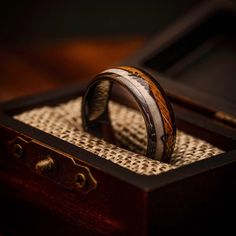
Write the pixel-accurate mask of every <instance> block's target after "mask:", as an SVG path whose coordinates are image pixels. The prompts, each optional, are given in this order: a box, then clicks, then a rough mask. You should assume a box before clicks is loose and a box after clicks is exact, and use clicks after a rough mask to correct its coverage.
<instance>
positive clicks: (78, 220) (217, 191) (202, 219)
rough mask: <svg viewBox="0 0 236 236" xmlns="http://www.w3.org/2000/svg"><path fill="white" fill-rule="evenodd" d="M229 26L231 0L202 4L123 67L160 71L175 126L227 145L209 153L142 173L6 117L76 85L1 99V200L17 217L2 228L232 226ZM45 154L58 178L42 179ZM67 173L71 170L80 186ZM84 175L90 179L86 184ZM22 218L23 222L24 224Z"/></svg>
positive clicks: (148, 231) (162, 231) (120, 230)
mask: <svg viewBox="0 0 236 236" xmlns="http://www.w3.org/2000/svg"><path fill="white" fill-rule="evenodd" d="M235 25H236V11H235V7H234V6H233V5H231V4H222V3H220V4H219V3H217V4H212V3H207V4H205V5H204V6H200V7H199V8H197V9H195V10H194V11H192V12H190V13H189V15H186V16H184V17H183V18H182V19H180V20H179V21H177V22H175V23H174V24H173V25H172V26H170V27H168V28H167V30H166V31H164V32H163V33H161V34H158V35H157V36H156V37H155V38H154V39H153V41H151V42H150V43H148V44H147V46H146V47H144V48H142V49H141V51H139V52H138V53H137V54H135V55H134V56H132V57H131V58H129V59H127V60H126V61H124V62H123V63H122V64H127V65H132V66H137V67H141V68H143V69H145V70H147V71H148V72H149V73H151V74H152V75H154V76H155V77H158V81H159V82H160V84H161V85H162V86H163V87H164V88H165V90H166V91H167V93H168V95H169V98H170V99H171V101H172V104H173V106H174V112H175V116H176V120H177V127H178V128H180V129H181V130H183V131H187V132H188V133H191V134H192V135H194V136H196V137H200V138H202V139H204V140H206V141H208V142H210V143H212V144H214V145H215V146H217V147H219V148H221V149H223V150H225V153H223V154H221V155H219V156H216V157H214V158H210V159H207V160H202V161H199V162H196V163H193V164H190V165H187V166H183V167H180V168H177V169H175V170H171V171H168V172H165V173H162V174H160V175H157V176H143V175H139V174H136V173H134V172H131V171H129V170H126V169H124V168H122V167H120V166H118V165H116V164H114V163H112V162H109V161H106V160H104V159H101V158H99V157H97V156H96V155H95V154H92V153H90V152H87V151H85V150H83V149H81V148H78V147H76V146H74V145H72V144H69V143H66V142H65V141H63V140H60V139H59V138H56V137H53V136H52V135H49V134H47V133H44V132H42V131H39V130H37V129H35V128H32V127H30V126H28V125H26V124H23V123H21V122H19V121H17V120H15V119H13V115H15V114H19V113H21V112H23V111H25V110H29V109H32V108H35V107H41V106H43V105H45V104H46V105H56V104H59V103H61V102H64V101H68V100H70V99H72V98H75V97H77V96H79V95H81V94H82V93H83V90H84V88H85V87H84V86H83V85H78V87H73V88H68V89H63V90H60V91H53V92H49V93H45V94H42V95H35V96H31V97H28V98H22V99H18V100H16V101H11V102H6V103H3V104H1V114H0V130H1V131H0V132H1V136H0V150H1V156H2V157H4V158H1V160H0V162H1V164H0V169H1V171H0V175H1V176H0V177H1V178H0V179H1V186H3V190H4V191H5V192H6V193H7V194H6V198H9V196H11V197H12V198H13V199H15V198H16V199H18V200H17V201H18V203H17V204H13V205H12V206H10V207H9V206H7V208H8V210H9V211H10V212H11V211H13V210H15V213H14V214H16V216H15V217H12V214H10V213H9V214H7V215H6V216H5V219H4V220H3V222H4V224H5V227H6V228H7V227H11V226H14V227H15V228H16V229H17V230H18V231H19V232H20V235H32V234H34V235H42V234H47V235H50V234H53V235H54V234H57V235H65V234H67V235H78V232H79V233H80V234H81V235H169V234H172V233H175V234H178V233H181V234H182V235H187V234H189V232H191V234H194V235H195V234H196V235H197V234H199V233H201V232H204V233H209V234H210V233H213V232H219V231H220V230H222V231H223V230H224V231H225V230H226V229H230V228H233V226H234V225H233V224H232V221H233V219H231V218H230V214H231V213H233V212H234V210H235V209H236V204H235V197H236V129H235V126H236V109H235V108H236V106H235V101H236V97H235V91H234V89H235V84H236V83H235V81H234V80H233V79H234V77H235V75H236V44H235V42H236V41H235V36H236V28H235V27H234V26H235ZM119 97H120V94H119V93H117V94H116V99H117V100H118V101H119ZM130 105H131V106H132V103H130ZM17 145H18V146H17ZM22 148H23V149H22ZM23 152H27V153H28V156H30V157H31V159H27V161H28V162H27V163H26V164H25V163H24V164H22V162H21V161H20V160H19V159H20V157H21V155H23ZM12 153H13V154H12ZM45 156H47V157H50V156H54V157H55V156H56V161H57V162H58V163H59V164H61V166H63V168H64V169H63V170H62V173H63V176H61V177H57V178H54V176H50V174H49V175H47V176H46V178H45V173H47V171H48V170H49V169H50V168H51V167H50V164H52V163H51V160H50V158H48V159H46V160H45V161H46V162H47V163H48V164H49V165H47V168H46V169H45V168H44V167H43V166H44V163H42V162H40V160H41V159H42V157H45ZM32 158H33V159H34V161H32ZM35 160H36V161H38V162H37V164H38V165H37V168H36V170H35V169H34V168H33V167H34V164H35ZM48 168H49V169H48ZM45 171H46V172H45ZM71 173H75V174H76V173H79V175H76V176H77V177H76V178H77V179H76V181H77V183H78V191H74V190H73V184H71V181H74V180H72V179H71V175H70V174H71ZM85 177H86V181H88V183H89V184H88V185H86V186H87V187H85V188H84V186H85V185H84V178H85ZM51 179H53V181H51ZM22 211H23V212H24V213H21V212H22ZM16 212H17V213H16ZM32 214H37V217H35V218H34V217H33V218H32V217H31V215H32ZM27 217H28V218H27ZM27 220H28V222H30V225H24V224H26V223H24V222H26V221H27ZM35 228H37V232H35V231H34V229H35ZM193 231H194V232H193Z"/></svg>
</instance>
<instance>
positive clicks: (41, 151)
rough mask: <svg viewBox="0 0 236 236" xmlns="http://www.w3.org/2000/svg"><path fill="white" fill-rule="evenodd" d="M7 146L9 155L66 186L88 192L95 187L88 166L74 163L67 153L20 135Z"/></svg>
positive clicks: (32, 169)
mask: <svg viewBox="0 0 236 236" xmlns="http://www.w3.org/2000/svg"><path fill="white" fill-rule="evenodd" d="M8 148H9V154H10V156H11V157H13V158H14V159H16V160H17V161H18V162H20V163H23V164H24V165H25V166H27V167H28V168H29V169H30V170H31V171H33V172H34V173H36V174H38V175H41V176H43V177H45V178H48V179H50V180H51V181H53V182H55V183H57V184H60V185H62V186H64V187H66V188H69V189H76V190H78V191H80V192H83V193H89V192H90V191H92V190H94V189H96V187H97V181H96V180H95V178H94V177H93V175H92V174H91V172H90V170H89V168H88V167H87V166H84V165H81V164H78V163H76V161H75V160H74V158H73V157H72V156H70V155H68V154H67V153H64V152H61V151H59V150H56V149H54V148H52V147H50V146H47V145H45V144H43V143H41V142H38V141H36V140H28V141H27V140H26V139H24V138H22V137H16V138H14V139H13V140H12V141H10V142H9V143H8Z"/></svg>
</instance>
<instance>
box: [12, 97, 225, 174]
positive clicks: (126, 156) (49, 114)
mask: <svg viewBox="0 0 236 236" xmlns="http://www.w3.org/2000/svg"><path fill="white" fill-rule="evenodd" d="M80 106H81V98H78V99H75V100H71V101H69V102H67V103H64V104H60V105H58V106H55V107H49V106H44V107H41V108H37V109H33V110H30V111H26V112H24V113H22V114H19V115H17V116H16V117H15V118H16V119H18V120H20V121H22V122H24V123H26V124H28V125H31V126H33V127H35V128H37V129H40V130H42V131H44V132H46V133H49V134H51V135H54V136H56V137H58V138H60V139H63V140H65V141H67V142H69V143H72V144H74V145H76V146H78V147H81V148H83V149H85V150H87V151H89V152H92V153H94V154H96V155H98V156H99V157H101V158H105V159H107V160H109V161H112V162H114V163H116V164H118V165H120V166H122V167H124V168H127V169H129V170H131V171H134V172H136V173H138V174H143V175H157V174H160V173H162V172H164V171H168V170H171V169H173V168H177V167H180V166H183V165H187V164H190V163H193V162H196V161H199V160H202V159H206V158H209V157H213V156H215V155H217V154H220V153H222V152H223V151H222V150H220V149H218V148H217V147H214V146H213V145H211V144H210V143H207V142H206V141H204V140H201V139H198V138H196V137H193V136H191V135H189V134H186V133H184V132H182V131H180V130H178V131H177V139H176V145H175V150H174V153H173V154H172V159H171V163H170V164H165V163H161V162H159V161H155V160H151V159H148V158H146V157H145V156H144V155H142V154H145V148H146V144H147V138H146V129H145V125H144V121H143V118H142V116H141V114H140V113H139V112H138V111H136V110H133V109H130V108H127V107H125V106H122V105H120V104H117V103H115V102H110V104H109V109H110V115H111V120H112V125H113V128H114V132H115V136H116V138H117V140H119V142H120V145H122V146H125V147H127V148H128V149H129V150H132V151H128V150H127V149H125V148H120V147H118V146H115V145H112V144H110V143H107V142H105V141H104V140H101V139H98V138H96V137H93V136H91V135H90V134H88V133H86V132H84V131H83V128H82V125H81V114H80V110H81V109H80ZM135 152H138V153H142V154H137V153H135Z"/></svg>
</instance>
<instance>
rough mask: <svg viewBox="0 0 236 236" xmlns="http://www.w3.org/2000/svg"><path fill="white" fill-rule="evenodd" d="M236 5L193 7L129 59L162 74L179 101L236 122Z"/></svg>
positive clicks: (166, 88) (206, 4)
mask: <svg viewBox="0 0 236 236" xmlns="http://www.w3.org/2000/svg"><path fill="white" fill-rule="evenodd" d="M235 25H236V6H235V4H233V3H231V2H223V1H220V2H210V3H209V2H208V3H204V4H203V5H200V6H198V7H197V8H195V9H193V10H192V11H191V12H189V13H188V14H187V15H185V16H184V17H182V18H181V19H179V20H178V21H176V22H175V23H174V24H173V25H172V26H170V27H168V28H167V30H165V31H164V32H162V33H159V34H158V35H156V36H155V37H154V39H153V40H152V41H151V42H149V43H148V44H147V45H146V46H144V47H143V48H141V50H140V51H138V52H137V54H135V55H133V56H132V57H130V58H128V59H127V60H126V61H124V64H129V65H133V66H137V67H141V68H143V69H144V70H146V71H149V73H151V74H153V75H154V76H155V77H157V78H158V81H159V82H160V84H161V85H162V86H163V87H164V88H165V90H166V91H167V93H168V95H169V96H170V98H171V99H172V100H173V101H174V103H177V104H181V105H184V106H185V107H188V108H191V109H192V110H196V111H198V112H199V111H200V112H201V113H202V114H204V115H206V116H208V117H210V118H213V119H216V120H220V121H221V122H224V123H227V124H228V125H229V126H230V127H235V126H236V106H235V104H236V96H235V91H234V90H235V85H236V82H235V77H236V27H235Z"/></svg>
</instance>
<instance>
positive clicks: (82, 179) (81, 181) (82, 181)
mask: <svg viewBox="0 0 236 236" xmlns="http://www.w3.org/2000/svg"><path fill="white" fill-rule="evenodd" d="M86 182H87V179H86V176H85V175H84V174H83V173H77V174H76V175H75V183H76V186H77V187H78V188H80V189H82V188H84V187H85V185H86Z"/></svg>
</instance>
